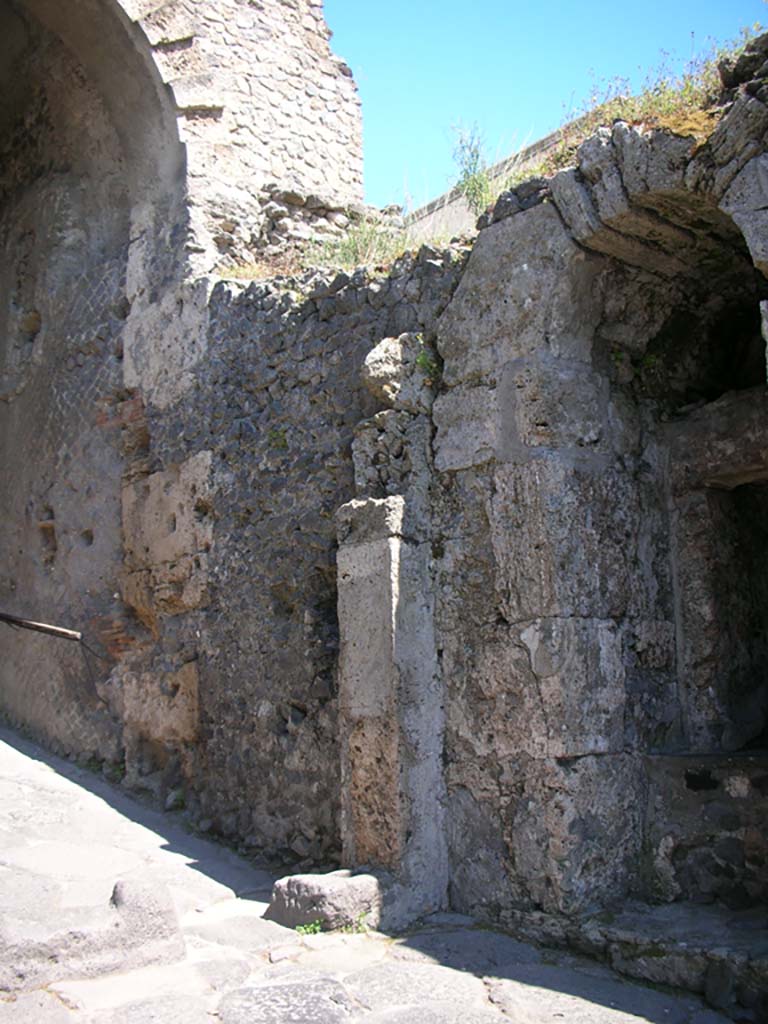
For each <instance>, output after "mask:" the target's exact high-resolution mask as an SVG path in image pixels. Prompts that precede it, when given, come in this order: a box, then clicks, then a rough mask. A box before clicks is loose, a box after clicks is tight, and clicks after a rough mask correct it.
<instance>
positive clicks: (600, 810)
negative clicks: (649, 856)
mask: <svg viewBox="0 0 768 1024" xmlns="http://www.w3.org/2000/svg"><path fill="white" fill-rule="evenodd" d="M504 786H505V789H506V790H507V792H508V793H509V794H510V795H511V796H512V798H513V802H512V804H511V806H510V808H509V810H508V812H507V813H508V828H507V841H508V843H509V846H510V852H511V858H512V863H513V864H514V869H513V870H514V873H515V874H517V876H518V884H520V885H522V886H523V887H524V889H525V891H526V892H527V894H528V896H529V898H531V899H532V900H533V901H534V903H536V904H537V905H538V906H540V907H541V908H542V909H543V910H545V911H549V912H560V913H566V914H574V913H582V912H584V911H586V910H588V909H589V908H590V907H593V906H599V905H601V904H603V903H605V902H606V901H613V900H617V899H620V898H621V897H622V895H625V894H626V893H627V892H628V891H630V890H631V889H632V888H633V887H635V886H636V885H637V884H638V877H637V876H638V865H639V853H640V840H641V818H642V803H643V792H644V779H643V772H642V765H641V763H640V761H639V760H638V759H637V758H634V757H632V756H630V755H627V754H610V755H603V756H588V757H578V758H558V759H547V760H535V761H534V760H527V759H526V760H523V759H520V761H518V762H517V764H515V765H512V766H510V767H509V769H508V772H507V774H506V777H505V779H504Z"/></svg>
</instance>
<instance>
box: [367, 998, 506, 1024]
mask: <svg viewBox="0 0 768 1024" xmlns="http://www.w3.org/2000/svg"><path fill="white" fill-rule="evenodd" d="M505 1019H506V1018H505V1017H503V1016H502V1015H501V1014H500V1013H496V1012H495V1011H494V1010H491V1009H485V1008H484V1007H477V1006H466V1005H461V1006H455V1005H454V1004H452V1003H442V1002H440V1001H439V1000H434V1001H433V1002H432V1003H426V1004H425V1003H421V1004H420V1005H418V1006H411V1007H400V1008H398V1009H394V1010H380V1011H379V1012H378V1013H370V1014H368V1015H367V1016H366V1017H365V1020H367V1021H370V1024H504V1020H505Z"/></svg>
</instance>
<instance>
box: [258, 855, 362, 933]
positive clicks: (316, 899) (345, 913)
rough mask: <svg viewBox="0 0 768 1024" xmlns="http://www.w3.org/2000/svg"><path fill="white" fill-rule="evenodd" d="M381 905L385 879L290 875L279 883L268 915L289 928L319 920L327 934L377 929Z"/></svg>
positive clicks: (352, 875) (344, 874)
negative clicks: (364, 927)
mask: <svg viewBox="0 0 768 1024" xmlns="http://www.w3.org/2000/svg"><path fill="white" fill-rule="evenodd" d="M381 902H382V879H381V878H379V877H377V876H376V875H372V874H369V873H367V872H361V873H353V872H351V871H347V870H341V871H331V872H329V873H328V874H324V875H290V876H288V877H287V878H280V879H278V881H277V882H275V884H274V887H273V889H272V900H271V902H270V904H269V907H268V908H267V911H266V913H265V915H264V916H265V917H266V918H267V919H268V920H270V921H277V922H278V924H282V925H285V926H286V927H287V928H295V927H296V926H297V925H308V924H314V922H316V921H319V922H320V924H321V925H322V927H323V929H324V930H327V931H333V930H334V929H338V928H357V927H362V926H363V925H364V926H366V927H370V928H376V927H378V925H379V920H380V917H381Z"/></svg>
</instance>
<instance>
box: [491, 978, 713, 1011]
mask: <svg viewBox="0 0 768 1024" xmlns="http://www.w3.org/2000/svg"><path fill="white" fill-rule="evenodd" d="M513 974H514V977H513V978H512V979H504V980H494V981H493V982H491V985H490V997H491V1000H492V1002H493V1003H494V1005H495V1006H497V1007H498V1008H499V1009H500V1010H502V1011H503V1012H504V1013H505V1014H507V1015H508V1016H509V1017H511V1018H512V1019H513V1020H515V1021H521V1022H526V1024H527V1022H530V1024H533V1022H534V1021H535V1022H536V1024H555V1022H557V1021H561V1020H563V1019H565V1020H567V1021H570V1022H573V1024H635V1022H636V1021H638V1020H653V1021H669V1024H693V1022H694V1021H699V1022H700V1024H705V1022H706V1024H725V1021H726V1018H725V1017H721V1016H720V1015H719V1014H715V1013H711V1014H706V1012H702V1010H701V1006H700V1005H699V1004H698V1001H696V1000H693V999H691V1000H689V1001H688V1002H685V1001H683V1000H680V999H678V998H677V997H676V996H672V995H666V994H664V993H661V992H653V991H650V990H649V989H647V988H641V987H640V986H639V985H627V984H625V983H622V982H617V981H616V980H615V978H614V977H612V976H611V975H610V973H609V972H608V971H603V972H598V971H597V970H594V971H585V972H581V971H576V970H573V969H572V968H569V967H559V966H550V965H548V964H539V965H536V966H530V967H529V966H521V967H516V968H515V969H514V972H513Z"/></svg>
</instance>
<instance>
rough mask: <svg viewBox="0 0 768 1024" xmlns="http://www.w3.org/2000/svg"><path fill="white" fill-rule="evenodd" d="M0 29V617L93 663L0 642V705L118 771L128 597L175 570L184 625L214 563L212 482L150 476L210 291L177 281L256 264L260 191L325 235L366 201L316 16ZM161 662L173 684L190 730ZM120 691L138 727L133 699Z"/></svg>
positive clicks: (59, 17)
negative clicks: (84, 647)
mask: <svg viewBox="0 0 768 1024" xmlns="http://www.w3.org/2000/svg"><path fill="white" fill-rule="evenodd" d="M0 22H1V23H2V27H3V33H2V35H3V42H2V58H3V59H2V76H3V82H4V90H3V99H2V101H1V102H0V126H1V129H2V134H1V136H0V138H1V139H2V141H1V142H0V154H1V158H2V170H1V172H0V244H2V246H3V251H4V253H5V256H4V261H3V269H2V272H1V273H0V300H1V301H2V306H1V307H0V318H2V319H0V323H2V335H1V336H0V374H1V375H2V376H0V389H1V390H0V431H1V434H0V436H1V437H2V442H1V443H2V446H3V453H2V454H3V470H4V473H5V479H6V481H7V485H6V486H4V488H3V494H2V503H3V513H4V518H5V521H6V522H7V524H8V529H7V531H6V532H5V535H4V540H3V542H2V550H3V578H2V592H1V596H0V600H2V604H3V607H4V608H9V609H10V610H14V609H15V610H16V612H17V613H20V614H27V615H29V616H30V617H31V618H34V619H46V620H51V619H52V620H55V621H59V622H63V623H68V624H70V625H79V626H80V627H82V628H84V629H85V631H86V633H87V635H88V637H89V640H90V642H91V645H92V647H93V648H94V650H96V651H97V653H98V656H99V658H100V659H101V660H97V658H96V657H92V656H89V658H90V661H89V663H88V664H86V663H85V662H84V661H83V656H82V653H81V652H80V651H79V650H77V649H74V650H72V649H62V647H61V645H59V646H56V645H54V646H51V645H50V644H45V643H42V644H41V643H39V642H38V641H30V639H29V638H28V637H26V636H25V637H23V638H22V637H19V636H12V637H9V638H8V640H9V652H10V656H9V657H8V658H7V659H4V666H3V706H4V709H5V712H6V713H7V714H8V715H9V716H10V717H11V718H12V719H13V720H15V721H18V722H23V723H25V724H26V726H27V727H29V728H31V729H33V730H35V731H36V732H37V733H38V735H40V736H42V737H45V738H46V739H47V741H48V742H50V743H52V744H54V745H58V746H60V747H61V748H62V749H64V750H67V751H72V752H78V753H80V754H82V755H86V754H91V755H94V756H97V757H100V758H106V759H107V760H119V759H120V758H121V757H122V754H121V750H122V744H123V738H121V728H122V726H121V722H122V720H123V718H124V715H125V709H124V708H123V706H122V705H123V698H122V697H121V698H120V699H118V700H116V699H115V697H114V694H113V692H112V690H109V684H107V683H106V682H105V680H106V679H107V678H108V676H109V671H110V665H111V664H112V663H113V661H114V659H118V660H119V659H120V658H121V657H122V656H123V654H124V653H125V652H126V650H128V649H130V650H131V651H140V650H142V649H143V647H142V645H143V642H144V640H143V630H144V628H148V629H149V630H150V632H151V631H152V630H154V629H156V623H155V622H154V621H148V622H142V621H138V620H136V619H135V617H134V613H133V610H132V609H133V608H134V606H135V605H136V604H139V605H140V604H141V601H140V598H139V597H136V599H135V600H128V601H127V603H124V602H123V599H122V598H123V595H124V593H126V594H133V593H134V591H136V590H137V588H138V590H139V591H141V590H142V588H143V590H146V589H147V587H148V586H150V585H152V586H154V585H155V584H157V580H154V579H153V574H154V572H155V569H154V566H155V564H156V563H157V562H160V563H165V562H168V561H173V562H174V563H179V562H181V568H179V569H178V570H177V576H178V578H177V579H175V580H174V581H172V583H168V582H167V581H166V583H167V586H168V587H169V593H168V594H167V595H166V597H165V599H164V600H165V606H167V607H170V608H175V607H176V606H180V607H182V608H184V607H187V606H188V605H190V604H192V605H193V606H196V605H197V603H199V601H200V600H201V599H202V598H201V596H200V595H201V593H202V590H201V588H202V584H201V582H200V580H201V574H202V573H203V570H202V569H200V568H199V567H198V564H197V562H199V561H200V560H201V558H202V555H203V554H204V549H205V548H206V547H207V546H208V545H209V544H210V540H209V537H208V536H207V534H206V531H205V529H204V528H203V527H200V528H197V527H196V523H197V520H196V519H194V516H195V515H196V513H194V511H193V510H194V507H195V504H196V500H195V499H194V497H193V498H192V500H191V501H188V498H189V495H190V490H191V489H192V488H195V487H201V488H203V479H204V478H205V479H207V477H208V475H210V474H206V473H205V472H203V468H202V463H201V462H200V460H198V461H197V462H194V463H193V464H192V465H191V466H189V467H186V468H185V469H181V470H178V471H177V469H176V468H175V467H171V468H170V469H169V470H168V473H167V474H166V475H163V474H164V473H165V468H164V466H163V465H162V463H161V464H157V463H154V462H152V461H151V458H150V455H151V453H150V439H149V429H150V425H149V424H150V421H151V419H152V417H153V416H156V415H157V414H158V411H159V410H160V409H163V408H166V407H169V406H171V405H173V404H174V403H175V402H177V401H178V400H179V398H180V396H181V395H182V394H183V393H184V392H185V389H189V388H191V387H192V386H193V384H194V379H193V376H192V370H193V368H194V366H195V364H196V363H197V362H198V361H199V359H200V358H201V356H202V355H203V353H204V352H205V346H206V344H207V340H208V316H209V313H208V307H207V301H208V292H209V290H210V289H209V286H208V285H207V283H206V282H205V280H202V281H200V280H199V279H196V278H195V277H194V276H192V274H191V273H190V271H191V270H192V269H193V268H194V269H195V270H196V271H197V272H199V271H200V270H208V269H210V268H211V267H212V266H214V265H216V264H218V263H221V262H226V261H230V260H232V259H233V258H235V257H237V256H240V257H242V256H244V255H247V254H248V252H250V247H252V246H253V247H258V245H257V243H258V241H259V239H261V238H263V237H264V235H265V231H267V229H269V227H270V225H271V221H270V219H269V216H268V213H265V212H264V207H265V206H266V205H267V203H268V201H269V197H270V195H271V194H272V193H270V192H268V191H266V190H265V191H263V193H260V192H259V189H263V188H264V187H265V186H266V185H268V184H269V183H270V182H275V180H276V179H277V180H279V181H281V182H283V184H284V185H285V187H288V186H290V187H292V188H294V189H299V190H301V200H299V197H298V196H296V197H295V200H294V201H295V202H296V203H300V205H307V203H308V202H309V200H310V199H311V198H312V196H313V195H314V199H313V200H312V202H311V206H312V208H313V209H314V210H318V211H319V214H318V216H320V217H321V218H322V219H323V223H324V224H325V225H326V226H327V228H328V230H329V231H335V230H337V228H336V226H334V225H332V224H331V222H330V221H329V220H328V219H327V217H326V214H327V213H329V212H333V213H334V214H335V215H336V216H337V217H339V216H341V214H340V211H341V210H342V209H344V208H345V206H346V204H348V203H351V202H352V201H353V200H357V199H359V198H360V190H361V178H360V174H361V170H360V168H361V153H360V137H359V128H360V125H359V121H360V118H359V103H358V100H357V96H356V91H355V86H354V83H353V82H352V80H351V76H350V74H349V71H348V69H347V68H346V66H345V65H344V64H343V62H341V61H339V60H338V59H337V58H335V57H334V56H333V55H332V54H331V52H330V49H329V47H328V36H329V33H328V30H327V28H326V26H325V23H324V21H323V17H322V5H321V4H320V3H316V2H305V0H302V2H298V0H297V2H294V3H277V2H273V3H264V4H258V5H254V4H251V3H244V2H232V3H230V4H229V5H227V6H226V7H224V6H223V5H221V4H208V3H202V2H189V3H175V2H174V3H157V2H149V3H131V2H126V3H125V4H120V3H118V2H117V0H110V2H108V3H105V2H102V0H100V2H98V3H97V2H95V0H74V2H73V3H71V4H68V5H66V9H65V8H64V7H63V6H62V5H60V4H58V3H56V2H53V0H24V2H21V0H19V2H16V0H3V3H2V4H0ZM278 97H279V101H278V100H277V98H278ZM272 187H273V190H274V188H275V187H276V186H275V185H274V184H273V186H272ZM321 188H322V191H323V196H322V197H318V196H316V195H315V193H316V192H317V191H320V190H321ZM318 233H321V232H320V231H318ZM187 275H189V283H185V276H187ZM192 454H193V455H196V454H197V453H196V452H193V453H192ZM126 456H127V460H128V461H127V462H126ZM158 474H160V475H158ZM170 491H172V492H173V494H174V495H175V497H176V499H178V503H179V504H180V505H182V506H184V508H185V509H186V510H187V512H189V515H190V516H192V517H193V524H194V525H195V528H194V529H193V530H192V533H193V535H194V536H193V540H192V541H191V542H190V544H191V547H190V546H189V545H187V542H186V541H182V540H180V539H179V538H181V537H182V536H186V533H187V527H188V526H189V525H190V524H189V523H188V521H187V520H184V519H183V516H182V514H181V513H180V512H179V514H178V518H179V520H180V522H179V528H178V534H179V537H178V538H176V539H175V542H174V543H172V544H170V545H169V544H165V543H164V541H163V539H162V532H163V531H162V528H161V526H160V524H161V523H163V524H164V523H165V522H166V520H167V518H168V517H169V516H172V515H174V514H176V513H177V512H178V510H177V509H174V508H172V507H171V504H172V500H171V499H168V493H169V492H170ZM145 492H146V493H145ZM200 500H203V499H202V497H201V499H200ZM158 534H160V535H158ZM195 560H197V561H195ZM203 589H204V588H203ZM176 590H179V591H180V595H176ZM177 662H178V663H177ZM177 662H173V664H172V665H171V666H170V668H169V670H168V671H169V673H170V674H171V675H173V673H174V672H176V671H177V670H178V671H180V672H182V673H183V676H182V679H181V682H179V681H178V680H176V677H175V676H174V680H176V681H174V682H172V683H171V684H168V685H170V686H171V687H175V686H176V685H177V682H178V687H179V690H180V692H181V693H182V694H183V695H184V697H183V699H184V701H185V702H186V703H185V708H186V710H185V711H184V715H186V717H187V719H188V720H189V719H190V716H192V717H193V718H195V722H196V717H195V716H196V712H195V715H192V712H191V711H190V708H191V707H192V705H193V704H194V701H195V700H196V699H197V698H196V691H195V686H196V681H195V679H194V673H193V672H192V671H191V670H190V669H188V668H185V667H184V666H186V665H187V664H188V663H189V662H188V659H187V660H184V659H183V658H182V659H181V661H178V659H177ZM142 678H145V679H147V678H149V677H146V676H143V677H142ZM163 678H165V677H163ZM163 685H165V682H164V683H163ZM105 686H107V690H106V691H104V692H102V691H103V688H104V687H105ZM132 687H133V688H132ZM127 691H128V692H127V693H126V696H125V703H126V704H127V706H129V708H132V710H131V711H130V713H129V714H128V717H130V718H132V719H134V720H136V721H140V722H144V723H145V724H146V722H147V721H148V720H149V719H150V718H151V711H150V710H149V709H148V707H147V701H146V700H145V699H144V697H143V696H142V688H141V686H138V688H137V686H136V685H135V681H134V683H132V684H130V685H129V686H128V688H127ZM105 695H106V703H105ZM149 703H150V704H151V701H150V702H149ZM116 708H117V711H116V712H115V709H116ZM115 713H116V714H117V717H116V718H115V717H113V714H115ZM152 728H155V729H156V730H157V729H158V723H157V721H155V722H154V724H153V727H152ZM152 728H150V727H149V725H147V728H146V729H145V732H146V731H148V732H149V733H151V732H152ZM194 729H196V725H195V727H194ZM194 729H193V727H192V725H190V724H189V721H187V724H186V725H180V726H177V725H173V724H171V725H168V724H167V723H166V725H165V726H164V727H163V729H161V730H160V732H161V733H162V735H163V737H164V739H163V742H165V741H168V742H171V741H173V742H179V741H180V739H183V740H184V741H186V740H188V739H189V737H190V736H191V734H192V733H193V732H194ZM139 731H140V730H139ZM134 732H135V730H134ZM134 732H131V730H129V734H130V735H129V745H133V744H135V743H136V742H138V741H137V740H136V738H135V736H134Z"/></svg>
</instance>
